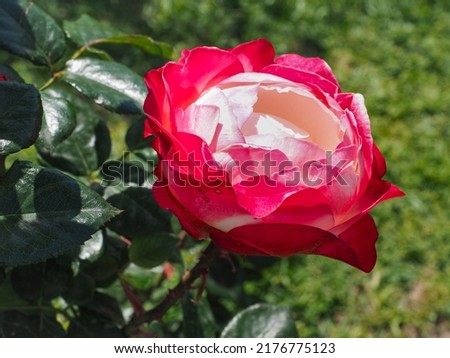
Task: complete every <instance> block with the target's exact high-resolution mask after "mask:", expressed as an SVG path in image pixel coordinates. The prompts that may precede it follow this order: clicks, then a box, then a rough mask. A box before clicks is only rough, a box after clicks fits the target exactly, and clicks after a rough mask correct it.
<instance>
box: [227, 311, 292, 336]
mask: <svg viewBox="0 0 450 358" xmlns="http://www.w3.org/2000/svg"><path fill="white" fill-rule="evenodd" d="M221 337H222V338H297V337H298V333H297V329H296V328H295V321H294V320H293V318H292V314H291V313H290V311H289V310H288V309H287V308H283V307H278V306H274V305H270V304H256V305H253V306H251V307H248V308H246V309H245V310H243V311H242V312H240V313H238V314H237V315H236V316H235V317H234V318H233V319H232V320H231V322H230V323H228V325H227V326H226V327H225V328H224V330H223V332H222V335H221Z"/></svg>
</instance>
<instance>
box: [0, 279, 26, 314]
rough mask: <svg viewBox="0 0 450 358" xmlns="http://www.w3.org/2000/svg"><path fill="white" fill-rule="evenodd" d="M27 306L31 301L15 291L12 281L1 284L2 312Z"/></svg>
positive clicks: (0, 305)
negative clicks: (27, 300)
mask: <svg viewBox="0 0 450 358" xmlns="http://www.w3.org/2000/svg"><path fill="white" fill-rule="evenodd" d="M27 306H29V303H28V302H26V301H25V300H24V299H22V298H21V297H20V296H19V295H18V294H17V293H16V291H14V289H13V287H12V285H11V283H10V282H3V283H2V284H0V312H3V311H11V310H15V309H20V308H22V307H27Z"/></svg>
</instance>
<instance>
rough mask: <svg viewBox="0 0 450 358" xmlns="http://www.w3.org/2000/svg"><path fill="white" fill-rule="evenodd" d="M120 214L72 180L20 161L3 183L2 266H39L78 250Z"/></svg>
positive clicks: (0, 217)
mask: <svg viewBox="0 0 450 358" xmlns="http://www.w3.org/2000/svg"><path fill="white" fill-rule="evenodd" d="M117 213H118V212H117V210H116V209H115V208H113V207H112V206H110V205H109V204H108V203H107V202H106V201H105V200H104V199H102V198H101V197H100V196H99V195H98V194H97V193H96V192H94V191H93V190H91V189H90V188H88V187H86V186H84V185H83V184H81V183H79V182H78V181H76V180H74V179H72V178H70V177H69V176H67V175H64V174H62V173H60V172H58V171H55V170H52V169H47V168H42V167H39V166H37V165H34V164H32V163H29V162H20V161H17V162H15V163H14V165H13V166H12V167H11V168H10V170H9V171H8V172H7V174H6V176H5V177H4V178H3V179H2V180H1V181H0V264H4V265H11V266H14V265H24V264H28V263H34V262H39V261H43V260H45V259H47V258H49V257H52V256H56V255H59V254H61V253H63V252H67V251H69V250H71V249H74V248H77V247H79V246H80V245H81V243H83V242H84V241H86V240H88V239H89V238H90V236H91V235H92V234H93V233H94V232H95V231H97V230H98V229H99V228H100V226H102V225H103V224H104V223H105V222H107V221H108V220H110V219H111V218H112V217H113V216H114V215H116V214H117Z"/></svg>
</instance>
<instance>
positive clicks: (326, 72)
mask: <svg viewBox="0 0 450 358" xmlns="http://www.w3.org/2000/svg"><path fill="white" fill-rule="evenodd" d="M275 63H276V64H278V65H283V66H286V67H292V68H295V69H297V70H301V71H307V72H312V73H317V74H318V75H319V76H322V77H323V78H325V79H327V80H328V81H330V82H331V83H333V84H335V85H336V86H337V87H339V83H338V81H337V80H336V77H334V74H333V72H332V70H331V68H330V66H329V65H328V64H327V63H326V62H325V61H324V60H322V59H321V58H318V57H303V56H300V55H296V54H286V55H281V56H279V57H277V59H276V60H275Z"/></svg>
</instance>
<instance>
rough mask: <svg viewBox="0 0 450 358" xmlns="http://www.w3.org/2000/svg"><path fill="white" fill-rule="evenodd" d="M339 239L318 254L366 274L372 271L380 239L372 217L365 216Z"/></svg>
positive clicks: (322, 248)
mask: <svg viewBox="0 0 450 358" xmlns="http://www.w3.org/2000/svg"><path fill="white" fill-rule="evenodd" d="M338 237H339V240H336V241H333V242H327V243H325V244H324V245H322V246H321V247H319V248H318V249H317V251H316V254H318V255H323V256H328V257H331V258H334V259H337V260H341V261H344V262H346V263H348V264H350V265H352V266H355V267H357V268H359V269H360V270H362V271H364V272H370V271H372V269H373V267H374V266H375V262H376V260H377V252H376V250H375V242H376V241H377V239H378V231H377V227H376V226H375V222H374V221H373V219H372V217H371V216H370V215H368V214H366V215H363V216H362V217H360V218H359V220H358V221H356V222H355V223H354V224H353V225H352V226H350V227H349V228H347V229H346V230H345V231H344V232H342V233H340V234H339V235H338Z"/></svg>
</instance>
